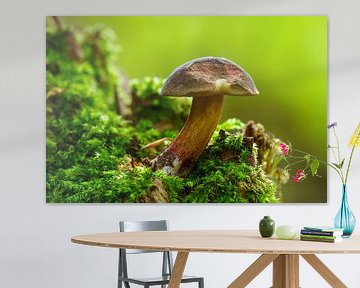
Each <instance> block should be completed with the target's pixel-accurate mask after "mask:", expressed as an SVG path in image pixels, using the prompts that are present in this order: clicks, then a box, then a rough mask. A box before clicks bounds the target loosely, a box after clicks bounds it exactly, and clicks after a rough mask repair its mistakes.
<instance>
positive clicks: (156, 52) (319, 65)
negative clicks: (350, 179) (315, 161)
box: [62, 16, 327, 203]
mask: <svg viewBox="0 0 360 288" xmlns="http://www.w3.org/2000/svg"><path fill="white" fill-rule="evenodd" d="M62 19H63V21H64V22H65V24H68V25H78V26H87V25H97V24H106V25H107V26H110V27H112V29H113V30H114V31H115V32H116V34H117V36H118V41H119V43H120V45H121V47H122V51H121V54H120V55H119V63H118V64H119V66H120V67H122V68H123V69H124V71H125V72H126V74H127V75H128V76H129V77H130V78H139V77H140V78H141V77H145V76H160V77H167V76H168V75H169V74H170V73H171V71H172V70H173V69H174V68H175V67H177V66H179V65H181V64H182V63H184V62H186V61H189V60H191V59H193V58H197V57H202V56H221V57H225V58H228V59H230V60H233V61H234V62H236V63H238V64H239V65H240V66H242V67H243V68H244V69H245V70H246V71H247V72H248V73H249V74H250V75H251V76H252V78H253V79H254V81H255V83H256V86H257V88H258V90H259V91H260V95H259V96H257V97H244V98H236V97H226V98H225V104H224V110H223V115H222V119H223V120H224V119H227V118H230V117H238V118H240V119H241V120H243V121H244V122H246V121H248V120H250V119H253V120H255V121H257V122H261V123H262V124H264V125H265V128H266V129H267V130H268V131H271V132H272V133H274V134H275V135H276V136H277V137H279V138H281V139H283V140H284V141H289V142H291V144H292V145H293V147H295V148H297V149H299V150H304V151H307V152H309V153H311V154H314V155H316V156H317V157H318V158H319V159H320V160H323V161H325V160H326V157H327V148H326V146H327V129H326V125H327V18H326V17H324V16H256V17H255V16H246V17H244V16H201V17H200V16H121V17H119V16H117V17H62ZM296 168H299V169H300V168H301V167H296ZM296 168H295V169H296ZM318 173H319V175H321V178H319V177H316V178H312V177H311V176H310V177H308V178H307V179H306V180H305V181H304V182H302V183H300V184H294V183H290V182H291V181H290V182H289V184H287V185H286V186H285V187H284V202H297V203H301V202H303V203H308V202H313V203H315V202H326V201H327V177H326V167H324V165H322V166H320V169H319V171H318Z"/></svg>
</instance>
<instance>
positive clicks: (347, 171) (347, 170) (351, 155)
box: [345, 132, 360, 185]
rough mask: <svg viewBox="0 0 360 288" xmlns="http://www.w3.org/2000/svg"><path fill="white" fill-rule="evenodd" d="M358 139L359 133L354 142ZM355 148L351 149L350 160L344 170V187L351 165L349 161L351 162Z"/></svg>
mask: <svg viewBox="0 0 360 288" xmlns="http://www.w3.org/2000/svg"><path fill="white" fill-rule="evenodd" d="M359 137H360V132H359V134H358V135H357V136H356V141H357V140H358V139H359ZM356 141H355V143H356ZM355 147H356V145H354V146H353V147H352V149H351V153H350V158H349V163H348V165H347V169H346V176H345V185H346V183H347V180H348V176H349V170H350V165H351V161H352V158H353V155H354V151H355Z"/></svg>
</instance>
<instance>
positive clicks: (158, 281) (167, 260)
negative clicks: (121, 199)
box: [118, 220, 204, 288]
mask: <svg viewBox="0 0 360 288" xmlns="http://www.w3.org/2000/svg"><path fill="white" fill-rule="evenodd" d="M119 224H120V232H134V231H167V230H168V221H167V220H159V221H120V223H119ZM119 250H120V251H119V269H118V288H122V285H123V283H124V286H125V288H130V283H131V284H137V285H140V286H143V287H144V288H149V287H150V286H160V285H161V288H165V287H166V285H167V284H169V281H170V276H171V273H172V268H173V258H172V254H171V252H169V251H166V252H161V251H150V250H135V249H119ZM142 253H163V257H162V258H163V260H162V274H161V276H160V277H152V278H138V277H136V278H135V277H129V275H128V269H127V254H142ZM194 282H195V283H196V282H197V283H198V287H199V288H204V278H202V277H194V276H185V275H184V276H183V277H182V279H181V283H194Z"/></svg>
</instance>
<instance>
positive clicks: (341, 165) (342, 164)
mask: <svg viewBox="0 0 360 288" xmlns="http://www.w3.org/2000/svg"><path fill="white" fill-rule="evenodd" d="M344 162H345V158H344V159H343V160H342V161H341V163H340V165H339V168H340V169H342V167H343V166H344Z"/></svg>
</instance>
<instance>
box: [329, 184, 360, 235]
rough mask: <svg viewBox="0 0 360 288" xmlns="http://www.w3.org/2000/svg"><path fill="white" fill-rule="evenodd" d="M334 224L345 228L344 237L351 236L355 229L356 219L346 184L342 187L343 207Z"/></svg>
mask: <svg viewBox="0 0 360 288" xmlns="http://www.w3.org/2000/svg"><path fill="white" fill-rule="evenodd" d="M334 224H335V227H336V228H342V229H344V234H343V237H345V238H348V237H350V236H351V234H352V233H353V231H354V229H355V224H356V219H355V216H354V214H353V213H352V212H351V210H350V207H349V203H348V197H347V191H346V185H343V188H342V200H341V207H340V209H339V211H338V213H337V214H336V217H335V220H334Z"/></svg>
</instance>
